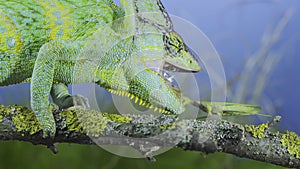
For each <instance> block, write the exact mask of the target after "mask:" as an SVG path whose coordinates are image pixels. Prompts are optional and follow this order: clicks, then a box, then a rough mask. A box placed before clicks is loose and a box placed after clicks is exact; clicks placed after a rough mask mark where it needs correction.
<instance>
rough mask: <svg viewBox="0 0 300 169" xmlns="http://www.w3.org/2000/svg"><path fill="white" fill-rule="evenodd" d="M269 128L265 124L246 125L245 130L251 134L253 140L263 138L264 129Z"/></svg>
mask: <svg viewBox="0 0 300 169" xmlns="http://www.w3.org/2000/svg"><path fill="white" fill-rule="evenodd" d="M268 127H269V125H268V124H267V123H264V124H261V125H258V126H255V125H250V126H248V125H246V126H245V129H246V131H247V132H249V133H251V134H252V136H253V137H255V138H259V139H261V138H265V137H266V135H265V131H266V129H267V128H268Z"/></svg>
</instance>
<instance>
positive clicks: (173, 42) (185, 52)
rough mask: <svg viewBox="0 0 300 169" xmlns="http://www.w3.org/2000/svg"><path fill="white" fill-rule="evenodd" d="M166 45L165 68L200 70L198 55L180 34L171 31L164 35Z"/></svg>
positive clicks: (189, 70)
mask: <svg viewBox="0 0 300 169" xmlns="http://www.w3.org/2000/svg"><path fill="white" fill-rule="evenodd" d="M163 41H164V46H165V56H164V57H165V66H164V68H165V69H168V68H169V69H170V68H175V69H176V71H187V72H198V71H200V65H199V63H198V61H197V59H196V55H195V54H194V53H192V51H191V50H190V49H189V48H188V47H187V46H186V44H185V43H184V42H183V40H182V38H181V37H180V35H178V34H177V33H176V32H174V31H171V32H167V33H165V34H164V35H163Z"/></svg>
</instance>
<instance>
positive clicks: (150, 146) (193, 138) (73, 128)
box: [0, 105, 300, 168]
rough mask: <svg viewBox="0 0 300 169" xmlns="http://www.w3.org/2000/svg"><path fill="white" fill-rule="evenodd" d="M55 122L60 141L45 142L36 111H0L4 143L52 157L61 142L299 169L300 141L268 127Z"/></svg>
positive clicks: (169, 119) (87, 116) (81, 113)
mask: <svg viewBox="0 0 300 169" xmlns="http://www.w3.org/2000/svg"><path fill="white" fill-rule="evenodd" d="M54 116H55V120H56V124H57V132H56V136H55V138H42V129H41V127H40V126H39V123H38V122H37V120H36V119H35V116H34V114H33V112H32V111H31V110H29V109H27V108H26V107H22V106H1V105H0V139H1V140H21V141H28V142H31V143H33V144H43V145H47V146H48V148H50V149H51V150H52V151H53V152H57V150H56V148H55V146H54V143H62V142H65V143H78V144H95V142H96V143H97V144H99V145H127V146H129V145H130V146H131V147H133V148H135V149H137V150H138V151H139V152H141V154H143V155H144V156H145V157H151V156H152V155H153V154H154V153H155V151H156V150H157V148H161V147H171V146H173V145H174V146H175V145H176V147H178V148H182V149H184V150H192V151H201V152H205V153H214V152H225V153H230V154H234V155H236V156H239V157H244V158H249V159H254V160H259V161H263V162H268V163H272V164H276V165H281V166H284V167H290V168H300V157H299V156H300V151H299V149H300V137H299V136H297V135H296V134H295V133H292V132H287V133H285V134H284V133H282V134H280V133H279V132H277V133H273V132H270V131H269V124H262V125H259V126H243V125H240V124H236V123H231V122H228V121H225V120H218V119H217V118H212V119H211V120H206V121H200V120H193V119H183V120H178V119H176V118H174V117H173V116H167V115H162V116H160V117H154V116H152V115H123V116H121V115H116V114H106V113H99V112H96V111H91V110H81V109H74V110H68V111H63V112H59V111H54ZM87 135H89V136H87ZM125 136H126V137H125ZM91 138H92V139H91ZM294 142H295V143H294Z"/></svg>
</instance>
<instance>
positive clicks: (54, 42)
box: [0, 0, 200, 137]
mask: <svg viewBox="0 0 300 169" xmlns="http://www.w3.org/2000/svg"><path fill="white" fill-rule="evenodd" d="M147 6H151V7H153V8H147V10H148V12H158V13H159V14H160V16H159V17H160V18H161V19H165V21H166V22H168V23H170V22H171V21H170V18H169V16H168V15H167V13H166V11H165V9H164V7H163V5H162V3H161V2H160V1H159V0H151V1H146V0H134V1H121V7H119V6H118V5H116V4H115V3H114V2H113V1H111V0H99V1H96V0H94V1H85V0H68V1H67V0H60V1H48V0H46V1H42V0H41V1H30V0H25V1H24V0H23V1H3V0H0V16H1V17H0V23H1V26H0V33H1V34H0V86H7V85H11V84H17V83H23V82H31V84H30V90H31V91H30V95H31V108H32V110H33V111H34V113H35V115H36V117H37V120H38V121H39V123H40V124H41V126H42V128H43V136H44V137H54V136H55V132H56V131H55V130H56V127H55V120H54V118H53V114H52V112H51V110H50V102H49V96H50V95H51V96H52V98H53V101H54V103H55V104H57V105H58V106H59V107H60V108H62V109H63V108H69V107H72V106H74V105H80V106H83V107H87V106H88V103H87V100H86V99H85V98H83V97H82V96H79V95H74V96H71V95H70V94H69V93H68V88H67V84H75V83H87V82H94V83H97V84H99V85H100V86H101V87H103V88H105V89H107V90H108V91H110V92H112V93H116V94H120V95H126V96H128V97H130V98H136V100H140V104H142V105H145V106H146V107H149V108H153V109H159V110H160V111H161V112H165V113H171V114H180V113H182V112H183V111H184V105H183V104H182V102H181V100H180V98H178V95H176V93H175V92H174V91H173V90H172V88H171V87H170V85H169V84H168V82H167V81H166V80H165V79H164V78H163V76H162V75H161V74H160V73H159V72H158V71H155V70H152V69H151V68H149V66H147V63H146V62H152V61H162V62H163V66H164V65H165V66H166V67H168V68H172V67H173V68H176V69H177V70H179V69H180V70H187V71H194V72H196V71H199V70H200V66H199V64H198V62H197V61H196V59H195V56H193V54H191V52H190V51H189V49H188V48H187V47H186V45H185V43H184V42H183V40H182V38H181V37H180V36H179V35H178V34H177V33H176V32H175V31H174V30H173V28H172V25H164V24H162V25H161V23H158V22H157V21H156V20H154V19H151V22H148V23H147V24H148V25H149V26H152V27H153V30H156V31H155V32H159V31H160V32H161V33H160V34H159V35H156V36H154V37H150V38H152V40H151V39H150V40H148V43H143V44H141V43H140V42H141V41H140V40H135V38H137V39H138V37H136V36H134V35H133V36H127V35H129V34H130V33H128V32H130V31H128V30H129V29H128V27H130V26H128V25H127V24H133V23H130V22H129V20H127V19H123V20H122V17H124V16H126V15H132V10H128V9H130V8H132V7H133V8H134V11H138V10H140V11H142V9H145V8H146V7H147ZM147 10H146V12H147ZM139 17H140V16H139ZM147 19H148V20H149V18H147ZM117 20H118V22H115V24H114V21H117ZM159 21H161V20H159ZM144 24H146V23H144ZM137 26H138V25H136V27H137ZM158 27H159V28H158ZM164 27H165V28H164ZM162 29H164V31H161V30H162ZM122 30H125V31H122ZM124 32H125V33H124ZM124 35H125V36H124ZM124 37H125V38H124ZM109 39H110V40H109ZM116 42H117V43H116ZM151 42H153V43H151ZM145 45H151V47H153V46H157V47H158V48H157V50H158V54H159V55H157V56H140V54H141V53H143V50H147V49H150V48H151V47H149V48H147V46H145ZM147 53H149V52H147ZM84 70H88V72H83V71H84Z"/></svg>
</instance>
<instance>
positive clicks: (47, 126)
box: [36, 110, 56, 138]
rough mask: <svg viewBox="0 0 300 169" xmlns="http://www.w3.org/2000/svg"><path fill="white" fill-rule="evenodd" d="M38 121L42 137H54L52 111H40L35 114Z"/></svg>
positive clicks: (54, 128) (54, 126) (54, 125)
mask: <svg viewBox="0 0 300 169" xmlns="http://www.w3.org/2000/svg"><path fill="white" fill-rule="evenodd" d="M36 116H37V119H38V121H39V122H40V124H41V126H42V128H43V138H54V136H55V133H56V124H55V120H54V118H53V115H52V111H46V110H44V111H42V112H40V113H37V114H36Z"/></svg>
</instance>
